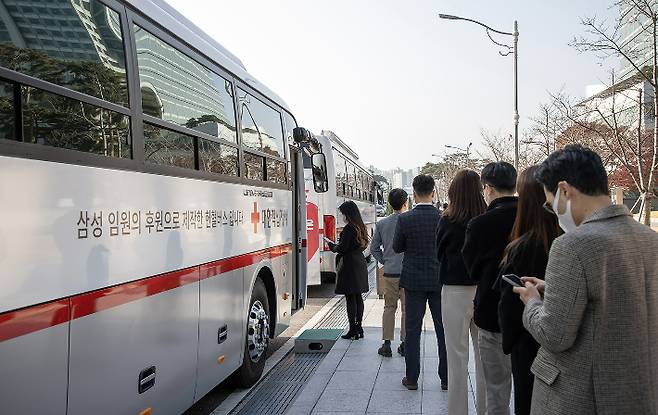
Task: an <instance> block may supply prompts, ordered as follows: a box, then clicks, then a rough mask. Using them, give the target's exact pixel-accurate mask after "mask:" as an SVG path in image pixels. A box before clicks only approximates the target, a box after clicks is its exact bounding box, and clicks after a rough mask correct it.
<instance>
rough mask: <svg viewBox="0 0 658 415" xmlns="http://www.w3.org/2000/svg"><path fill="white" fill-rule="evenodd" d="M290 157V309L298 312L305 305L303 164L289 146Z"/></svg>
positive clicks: (294, 149) (305, 239)
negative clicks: (291, 232) (292, 249)
mask: <svg viewBox="0 0 658 415" xmlns="http://www.w3.org/2000/svg"><path fill="white" fill-rule="evenodd" d="M290 155H291V163H290V165H291V166H292V171H291V175H290V176H291V177H292V189H293V191H292V195H293V196H292V197H293V201H292V203H293V207H294V209H295V214H294V215H293V218H294V223H293V230H294V235H293V241H295V249H294V251H293V264H294V266H293V276H292V277H293V278H292V289H293V295H294V297H293V302H292V308H293V309H295V310H299V309H301V308H303V307H304V304H305V303H306V274H307V266H306V258H307V257H306V244H307V233H306V195H305V189H304V164H303V161H302V154H301V151H300V149H299V148H298V147H296V146H290Z"/></svg>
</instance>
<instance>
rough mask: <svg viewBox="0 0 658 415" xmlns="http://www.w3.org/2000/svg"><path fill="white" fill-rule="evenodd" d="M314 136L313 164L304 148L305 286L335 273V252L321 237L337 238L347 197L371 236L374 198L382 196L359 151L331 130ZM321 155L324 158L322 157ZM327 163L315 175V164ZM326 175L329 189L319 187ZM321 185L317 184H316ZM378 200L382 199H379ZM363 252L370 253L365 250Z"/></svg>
mask: <svg viewBox="0 0 658 415" xmlns="http://www.w3.org/2000/svg"><path fill="white" fill-rule="evenodd" d="M315 138H316V139H317V141H318V144H319V146H320V152H319V153H318V154H317V155H316V159H315V160H317V162H316V163H313V158H312V155H311V154H312V151H311V149H310V148H305V150H304V152H303V158H304V177H305V180H306V227H307V232H308V249H307V260H308V273H307V283H308V285H316V284H320V283H321V276H322V275H324V276H327V277H329V278H332V277H335V275H336V254H334V253H333V252H331V251H330V250H329V247H328V246H327V244H326V242H325V241H324V239H323V237H325V236H326V237H327V238H329V239H331V240H332V241H336V240H337V238H338V236H339V235H340V231H341V230H342V229H343V227H344V226H345V223H343V216H342V215H341V213H340V212H339V211H338V206H340V205H341V204H342V203H343V202H345V201H346V200H352V201H354V202H355V203H356V205H357V206H358V207H359V211H360V212H361V216H362V217H363V222H364V224H365V225H366V227H367V228H368V232H369V233H370V235H371V236H372V235H373V234H374V230H375V224H376V222H377V216H376V201H378V200H381V199H382V194H381V190H380V189H379V187H378V186H377V185H376V184H375V181H374V180H373V176H372V174H371V173H370V172H369V171H368V170H367V169H366V168H365V167H364V166H363V164H361V162H360V161H359V156H358V154H357V153H356V152H355V151H354V150H352V149H351V148H350V147H349V146H348V145H347V144H346V143H345V142H344V141H343V140H341V139H340V138H339V137H338V136H337V135H336V134H334V133H333V132H332V131H328V130H323V131H322V133H321V134H319V135H316V136H315ZM320 155H322V156H323V157H321V156H320ZM320 163H322V165H323V166H324V165H326V167H327V171H326V173H325V172H320V175H319V177H316V176H317V175H314V171H317V168H315V169H314V165H315V166H317V165H319V164H320ZM325 176H326V177H327V178H328V182H327V183H328V188H327V189H325V188H322V187H321V186H322V185H321V183H323V182H322V178H324V177H325ZM319 186H320V187H319ZM380 203H381V202H380ZM364 255H366V256H369V255H370V250H369V249H366V250H365V251H364Z"/></svg>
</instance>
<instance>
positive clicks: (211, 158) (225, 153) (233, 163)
mask: <svg viewBox="0 0 658 415" xmlns="http://www.w3.org/2000/svg"><path fill="white" fill-rule="evenodd" d="M238 164H239V163H238V149H237V148H233V147H229V146H225V145H223V144H220V143H216V142H214V141H210V140H206V139H203V138H199V170H203V171H208V172H212V173H219V174H223V175H225V176H238V175H239V174H240V168H239V165H238Z"/></svg>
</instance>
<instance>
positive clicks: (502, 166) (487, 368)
mask: <svg viewBox="0 0 658 415" xmlns="http://www.w3.org/2000/svg"><path fill="white" fill-rule="evenodd" d="M481 180H482V185H483V189H484V199H485V201H486V202H487V204H488V205H489V206H488V208H487V211H486V212H485V213H484V214H482V215H480V216H478V217H476V218H473V219H472V220H471V221H470V222H469V224H468V226H467V228H466V239H465V242H464V248H463V249H462V254H463V256H464V264H465V265H466V269H467V271H468V274H469V275H470V277H471V279H473V280H474V281H477V283H478V288H477V291H476V294H475V314H474V316H473V320H474V321H475V324H476V325H477V326H478V328H479V330H478V344H479V346H480V358H481V361H482V369H483V372H484V380H485V384H486V391H487V414H488V415H499V414H505V415H508V414H509V402H510V394H511V389H512V366H511V362H510V358H509V356H507V355H505V353H503V347H502V335H501V333H500V328H499V327H498V300H499V299H500V295H499V293H498V291H496V289H495V287H494V282H495V281H496V278H497V277H498V270H499V267H500V263H501V261H502V258H503V253H504V251H505V247H506V246H507V244H508V242H509V238H510V234H511V232H512V226H513V225H514V219H515V217H516V204H517V198H516V197H515V196H514V193H515V192H516V169H515V168H514V166H512V165H511V164H509V163H506V162H496V163H489V164H487V165H486V166H485V167H484V169H482V174H481Z"/></svg>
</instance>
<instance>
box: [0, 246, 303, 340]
mask: <svg viewBox="0 0 658 415" xmlns="http://www.w3.org/2000/svg"><path fill="white" fill-rule="evenodd" d="M290 252H292V245H291V244H286V245H281V246H277V247H273V248H269V249H263V250H261V251H256V252H252V253H249V254H244V255H239V256H236V257H233V258H227V259H222V260H220V261H215V262H211V263H209V264H204V265H200V266H194V267H190V268H185V269H183V270H178V271H173V272H168V273H166V274H162V275H158V276H154V277H148V278H144V279H141V280H137V281H131V282H127V283H124V284H119V285H116V286H113V287H108V288H103V289H100V290H96V291H91V292H88V293H85V294H78V295H74V296H72V297H69V298H63V299H61V300H55V301H51V302H48V303H44V304H39V305H35V306H30V307H26V308H23V309H19V310H13V311H9V312H5V313H0V342H2V341H5V340H9V339H13V338H15V337H20V336H23V335H26V334H29V333H33V332H35V331H39V330H43V329H46V328H49V327H53V326H56V325H58V324H62V323H66V322H68V321H71V320H74V319H76V318H81V317H85V316H88V315H91V314H94V313H98V312H100V311H103V310H107V309H109V308H114V307H117V306H120V305H123V304H126V303H130V302H133V301H136V300H140V299H143V298H146V297H150V296H152V295H156V294H160V293H162V292H165V291H169V290H173V289H175V288H178V287H182V286H184V285H188V284H192V283H194V282H198V281H199V280H200V279H205V278H211V277H214V276H219V275H220V274H222V273H225V272H229V271H234V270H236V269H240V268H244V267H247V266H250V265H254V264H256V263H258V262H260V261H262V260H264V259H273V258H278V257H280V256H283V255H286V254H288V253H290Z"/></svg>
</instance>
